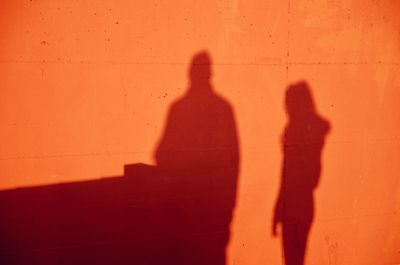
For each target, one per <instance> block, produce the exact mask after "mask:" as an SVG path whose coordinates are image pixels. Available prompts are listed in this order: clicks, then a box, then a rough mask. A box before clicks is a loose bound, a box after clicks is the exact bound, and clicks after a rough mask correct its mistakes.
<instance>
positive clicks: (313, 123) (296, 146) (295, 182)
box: [272, 82, 330, 265]
mask: <svg viewBox="0 0 400 265" xmlns="http://www.w3.org/2000/svg"><path fill="white" fill-rule="evenodd" d="M285 104H286V111H287V115H288V118H289V121H288V124H287V125H286V128H285V130H284V134H283V139H282V150H283V156H284V158H283V168H282V175H281V186H280V191H279V196H278V199H277V202H276V205H275V213H274V217H273V227H272V232H273V234H274V235H277V225H278V224H281V225H282V244H283V251H284V257H285V263H286V265H302V264H304V256H305V251H306V246H307V239H308V234H309V231H310V228H311V225H312V221H313V217H314V197H313V191H314V189H315V188H316V187H317V185H318V182H319V178H320V174H321V152H322V149H323V146H324V142H325V137H326V135H327V133H328V132H329V130H330V124H329V122H328V121H326V120H325V119H323V118H322V117H321V116H319V114H318V113H317V112H316V109H315V105H314V101H313V98H312V94H311V91H310V88H309V86H308V84H307V83H305V82H300V83H297V84H294V85H292V86H289V87H288V89H287V90H286V98H285Z"/></svg>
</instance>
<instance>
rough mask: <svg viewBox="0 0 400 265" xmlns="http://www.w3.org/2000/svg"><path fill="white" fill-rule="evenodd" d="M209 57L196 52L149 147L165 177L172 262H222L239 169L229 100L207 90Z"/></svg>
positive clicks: (209, 76)
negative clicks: (185, 83)
mask: <svg viewBox="0 0 400 265" xmlns="http://www.w3.org/2000/svg"><path fill="white" fill-rule="evenodd" d="M211 76H212V73H211V59H210V56H209V55H208V53H207V52H200V53H198V54H196V55H195V56H194V57H193V59H192V62H191V65H190V69H189V78H190V84H189V88H188V91H187V93H186V94H185V95H184V96H183V97H182V98H180V99H178V100H177V101H176V102H174V103H173V104H172V106H171V107H170V110H169V113H168V118H167V122H166V126H165V129H164V132H163V135H162V137H161V140H160V142H159V144H158V147H157V149H156V152H155V158H156V161H157V166H158V168H159V169H160V170H161V171H162V172H163V174H165V176H166V177H167V178H168V181H169V182H170V183H171V190H170V195H169V197H170V198H169V200H170V201H172V204H171V205H170V206H169V207H168V208H169V216H170V218H172V219H171V220H170V221H169V226H170V227H169V228H168V229H169V230H170V231H173V233H171V235H173V236H175V237H176V239H175V240H173V242H174V244H176V246H175V248H174V249H175V250H174V251H175V252H174V253H173V254H171V255H170V256H171V260H173V264H208V265H212V264H215V265H224V264H225V248H226V245H227V243H228V240H229V226H230V222H231V219H232V211H233V209H234V206H235V199H236V186H237V180H238V171H239V150H238V136H237V132H236V125H235V118H234V114H233V111H232V107H231V106H230V104H229V103H228V102H227V101H226V100H224V99H223V98H222V97H221V96H219V95H217V94H216V93H215V92H214V91H213V87H212V85H211V81H210V80H211Z"/></svg>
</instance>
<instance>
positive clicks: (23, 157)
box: [0, 0, 400, 265]
mask: <svg viewBox="0 0 400 265" xmlns="http://www.w3.org/2000/svg"><path fill="white" fill-rule="evenodd" d="M399 13H400V2H398V1H395V0H381V1H373V0H368V1H365V0H352V1H345V0H321V1H311V0H285V1H272V0H263V1H248V0H247V1H241V0H224V1H62V0H60V1H46V0H31V1H28V0H26V1H22V0H18V1H1V3H0V102H1V103H0V124H1V128H2V129H1V130H0V146H1V149H0V172H1V175H0V189H1V190H6V189H12V188H18V187H36V186H40V185H43V184H56V183H65V182H72V181H74V182H75V181H81V180H89V179H90V180H93V179H98V178H100V177H102V176H111V175H119V174H122V171H123V165H125V164H129V163H134V162H144V163H148V164H154V163H155V160H154V159H155V158H154V152H155V149H156V146H157V144H158V142H159V140H160V138H161V135H162V132H163V128H164V126H165V124H166V116H167V112H168V109H169V107H170V106H171V104H172V102H174V101H175V100H176V99H177V98H179V97H180V96H182V95H183V94H184V93H185V92H186V90H187V87H188V86H189V84H188V82H189V78H188V71H189V66H190V61H191V59H192V57H193V56H194V55H195V54H196V53H197V52H199V51H202V50H206V51H207V52H208V53H209V55H210V56H211V59H212V72H213V77H212V83H213V85H214V87H215V91H216V92H217V93H218V94H220V95H222V96H223V97H224V98H225V99H226V100H227V102H229V104H230V105H231V107H232V109H233V111H234V115H235V120H236V124H237V130H238V138H239V145H240V157H241V161H240V174H239V183H238V190H237V199H236V208H235V212H234V218H233V222H232V225H231V231H232V237H231V239H230V241H229V245H228V249H227V259H228V262H229V264H232V265H233V264H235V265H242V264H243V265H245V264H281V263H282V247H281V243H280V237H279V236H278V237H273V236H272V233H271V222H272V219H273V215H274V207H275V202H276V200H277V197H278V193H279V189H280V188H279V187H280V183H281V180H280V179H281V174H282V168H283V166H282V163H283V156H284V153H283V152H282V135H283V133H284V129H285V125H286V124H287V115H286V113H285V91H286V90H287V88H288V86H290V85H291V84H296V83H298V82H306V83H307V84H308V86H309V88H310V90H311V92H312V97H313V100H314V103H315V105H316V111H317V113H319V115H320V116H321V117H323V118H324V119H325V120H326V121H327V122H329V124H330V131H329V133H328V134H327V135H326V138H325V144H324V145H323V149H322V153H321V172H320V176H319V184H318V186H317V187H316V188H315V191H314V203H315V204H314V209H315V212H314V222H313V224H312V226H311V230H310V234H309V238H308V245H307V249H306V264H315V265H317V264H343V265H345V264H346V265H350V264H354V265H355V264H371V265H372V264H398V263H400V229H399V227H400V226H399V224H400V216H399V214H398V212H399V210H400V208H399V207H400V183H399V177H400V173H399V170H400V164H399V163H398V159H399V157H400V142H399V135H400V107H399V102H400V77H399V74H400V67H399V66H400V50H399V45H400V31H399V29H400V19H399Z"/></svg>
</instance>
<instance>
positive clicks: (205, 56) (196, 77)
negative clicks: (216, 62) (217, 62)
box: [189, 51, 212, 88]
mask: <svg viewBox="0 0 400 265" xmlns="http://www.w3.org/2000/svg"><path fill="white" fill-rule="evenodd" d="M211 63H212V62H211V57H210V55H209V53H208V52H207V51H201V52H198V53H197V54H196V55H195V56H193V58H192V61H191V64H190V68H189V78H190V82H191V84H192V88H201V87H203V86H202V85H203V84H209V83H210V79H211V76H212V71H211Z"/></svg>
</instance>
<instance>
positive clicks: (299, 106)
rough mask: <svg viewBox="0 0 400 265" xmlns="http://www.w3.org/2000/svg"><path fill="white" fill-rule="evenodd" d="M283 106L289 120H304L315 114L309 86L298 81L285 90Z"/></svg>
mask: <svg viewBox="0 0 400 265" xmlns="http://www.w3.org/2000/svg"><path fill="white" fill-rule="evenodd" d="M285 106H286V111H287V114H288V115H289V117H290V118H293V119H297V118H304V117H307V116H309V115H310V114H312V113H314V112H315V104H314V100H313V98H312V94H311V90H310V87H309V85H308V84H307V83H306V82H305V81H300V82H298V83H296V84H293V85H291V86H289V87H288V88H287V90H286V97H285Z"/></svg>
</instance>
